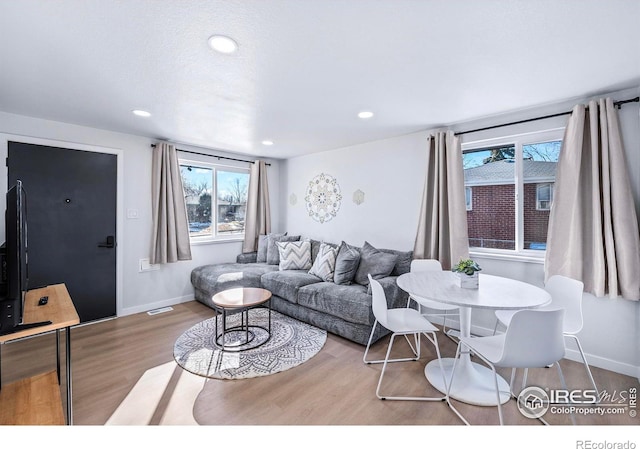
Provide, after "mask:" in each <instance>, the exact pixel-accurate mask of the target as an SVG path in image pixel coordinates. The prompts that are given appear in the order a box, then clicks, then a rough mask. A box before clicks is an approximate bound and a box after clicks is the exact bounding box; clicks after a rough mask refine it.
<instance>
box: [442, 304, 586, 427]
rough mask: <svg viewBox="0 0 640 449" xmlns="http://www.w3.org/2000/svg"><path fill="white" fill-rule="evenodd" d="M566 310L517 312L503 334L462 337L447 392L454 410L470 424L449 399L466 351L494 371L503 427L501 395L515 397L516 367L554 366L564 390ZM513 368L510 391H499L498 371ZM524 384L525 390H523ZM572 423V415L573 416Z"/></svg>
mask: <svg viewBox="0 0 640 449" xmlns="http://www.w3.org/2000/svg"><path fill="white" fill-rule="evenodd" d="M564 313H565V312H564V310H562V309H557V310H539V309H531V310H518V311H516V312H515V313H514V314H513V316H512V318H511V322H510V323H509V326H508V327H507V330H506V331H505V333H504V334H498V335H491V336H488V337H461V338H460V341H459V343H458V349H457V350H456V358H455V361H454V363H453V368H452V370H451V380H450V382H449V387H448V389H447V395H446V396H447V402H448V404H449V406H450V407H451V409H452V410H453V411H454V412H455V413H456V414H457V415H458V417H460V419H462V421H463V422H464V423H465V424H467V425H469V422H468V421H467V420H466V419H465V418H464V416H462V414H461V413H460V412H459V411H458V410H457V409H456V408H455V407H454V405H453V403H452V402H451V398H450V397H449V393H450V391H451V389H452V385H453V384H454V383H455V372H456V366H457V365H458V361H459V359H460V354H461V353H462V352H463V351H464V350H465V348H466V350H469V351H471V352H472V353H473V354H475V355H477V356H478V358H480V359H481V360H482V361H483V362H484V363H486V364H487V365H488V366H489V368H491V370H492V371H493V375H494V379H495V389H496V400H497V404H498V419H499V422H500V425H503V424H504V418H503V414H502V405H501V402H502V401H501V394H504V393H508V394H509V396H513V395H514V394H513V381H514V378H515V370H516V369H517V368H543V367H545V366H547V365H553V364H555V365H556V366H557V368H558V376H559V377H560V382H561V384H562V387H563V388H564V389H565V390H566V388H567V386H566V383H565V380H564V375H563V374H562V368H560V364H559V363H558V362H559V361H560V360H561V359H562V358H563V357H564V338H563V335H562V321H563V315H564ZM501 367H506V368H512V372H511V382H510V384H509V385H510V390H509V391H508V392H504V391H502V392H501V391H500V389H499V387H498V373H497V372H496V368H501ZM524 386H525V385H524V384H523V388H524ZM571 418H572V420H573V419H574V418H573V415H572V417H571Z"/></svg>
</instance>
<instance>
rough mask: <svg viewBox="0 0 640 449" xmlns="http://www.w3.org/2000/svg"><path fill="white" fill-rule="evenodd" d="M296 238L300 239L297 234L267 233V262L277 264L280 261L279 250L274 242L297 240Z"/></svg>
mask: <svg viewBox="0 0 640 449" xmlns="http://www.w3.org/2000/svg"><path fill="white" fill-rule="evenodd" d="M298 240H300V236H299V235H278V234H269V236H268V238H267V263H268V264H269V265H278V264H279V263H280V251H279V250H278V245H276V243H278V242H297V241H298Z"/></svg>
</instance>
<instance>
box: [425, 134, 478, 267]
mask: <svg viewBox="0 0 640 449" xmlns="http://www.w3.org/2000/svg"><path fill="white" fill-rule="evenodd" d="M413 253H414V258H416V259H437V260H439V261H440V263H441V264H442V267H443V268H444V269H450V268H451V266H452V264H455V263H457V262H458V260H460V258H467V257H469V234H468V229H467V210H466V206H465V198H464V170H463V168H462V149H461V147H460V139H459V138H458V137H457V136H456V135H455V134H454V133H453V131H447V132H437V133H436V134H435V135H431V136H429V137H428V138H427V165H426V178H425V184H424V192H423V196H422V206H421V210H420V217H419V221H418V232H417V234H416V241H415V245H414V248H413Z"/></svg>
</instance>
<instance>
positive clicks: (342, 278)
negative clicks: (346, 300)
mask: <svg viewBox="0 0 640 449" xmlns="http://www.w3.org/2000/svg"><path fill="white" fill-rule="evenodd" d="M359 263H360V249H359V248H357V247H355V246H351V245H349V244H347V243H345V242H342V243H341V244H340V248H339V249H338V256H337V257H336V268H335V271H334V273H333V282H334V283H335V284H338V285H349V284H351V282H352V281H353V277H354V276H355V275H356V271H357V270H358V264H359Z"/></svg>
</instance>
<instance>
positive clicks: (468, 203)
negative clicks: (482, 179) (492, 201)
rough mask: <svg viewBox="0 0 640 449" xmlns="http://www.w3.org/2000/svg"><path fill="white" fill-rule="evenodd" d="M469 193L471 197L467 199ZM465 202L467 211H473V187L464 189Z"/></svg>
mask: <svg viewBox="0 0 640 449" xmlns="http://www.w3.org/2000/svg"><path fill="white" fill-rule="evenodd" d="M467 192H469V195H468V197H467ZM464 200H465V201H464V202H465V206H466V209H467V210H473V187H467V186H465V188H464Z"/></svg>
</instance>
